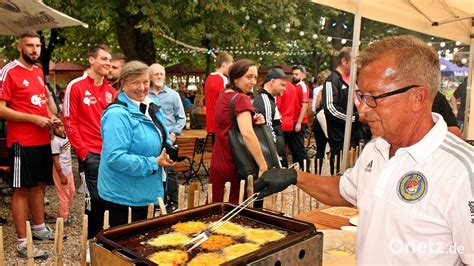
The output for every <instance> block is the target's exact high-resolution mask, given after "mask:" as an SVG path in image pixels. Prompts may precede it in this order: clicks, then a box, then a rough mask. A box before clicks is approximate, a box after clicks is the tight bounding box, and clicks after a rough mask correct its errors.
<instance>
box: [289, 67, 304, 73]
mask: <svg viewBox="0 0 474 266" xmlns="http://www.w3.org/2000/svg"><path fill="white" fill-rule="evenodd" d="M291 70H299V71H301V72H303V73H306V68H305V67H304V66H302V65H294V66H293V67H292V68H291Z"/></svg>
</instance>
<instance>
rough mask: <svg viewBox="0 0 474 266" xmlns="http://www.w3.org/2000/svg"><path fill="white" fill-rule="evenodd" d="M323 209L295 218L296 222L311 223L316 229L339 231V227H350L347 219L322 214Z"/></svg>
mask: <svg viewBox="0 0 474 266" xmlns="http://www.w3.org/2000/svg"><path fill="white" fill-rule="evenodd" d="M321 210H323V209H316V210H313V211H309V212H306V213H303V214H300V215H298V216H296V217H295V218H296V219H298V220H302V221H306V222H310V223H313V224H314V225H315V226H316V229H341V226H346V225H351V224H350V223H349V219H347V218H344V217H340V216H335V215H330V214H327V213H325V212H322V211H321Z"/></svg>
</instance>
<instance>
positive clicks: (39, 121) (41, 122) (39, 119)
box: [33, 115, 53, 127]
mask: <svg viewBox="0 0 474 266" xmlns="http://www.w3.org/2000/svg"><path fill="white" fill-rule="evenodd" d="M33 116H34V118H33V123H35V124H36V125H37V126H39V127H50V126H51V125H52V124H53V120H52V119H50V118H48V117H44V116H40V115H33Z"/></svg>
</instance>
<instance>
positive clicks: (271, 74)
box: [263, 67, 291, 84]
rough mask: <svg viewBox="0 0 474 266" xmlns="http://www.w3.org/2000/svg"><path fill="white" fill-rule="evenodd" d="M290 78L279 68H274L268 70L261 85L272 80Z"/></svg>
mask: <svg viewBox="0 0 474 266" xmlns="http://www.w3.org/2000/svg"><path fill="white" fill-rule="evenodd" d="M290 78H291V76H289V75H286V74H285V72H283V70H282V69H281V68H278V67H274V68H270V70H268V72H267V74H266V75H265V78H264V79H263V84H265V83H267V82H269V81H270V80H272V79H290Z"/></svg>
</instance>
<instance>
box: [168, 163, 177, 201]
mask: <svg viewBox="0 0 474 266" xmlns="http://www.w3.org/2000/svg"><path fill="white" fill-rule="evenodd" d="M165 201H166V202H167V203H170V202H174V203H178V176H177V175H176V171H175V168H174V167H168V184H167V186H166V196H165Z"/></svg>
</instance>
